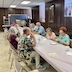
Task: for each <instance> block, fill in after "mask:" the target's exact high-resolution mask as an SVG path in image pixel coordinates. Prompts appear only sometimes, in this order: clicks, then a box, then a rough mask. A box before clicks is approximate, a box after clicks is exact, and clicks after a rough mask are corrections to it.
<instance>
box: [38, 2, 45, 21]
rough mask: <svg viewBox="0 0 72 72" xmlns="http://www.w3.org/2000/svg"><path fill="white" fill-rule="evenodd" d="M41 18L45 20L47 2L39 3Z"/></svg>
mask: <svg viewBox="0 0 72 72" xmlns="http://www.w3.org/2000/svg"><path fill="white" fill-rule="evenodd" d="M39 20H40V21H41V22H45V3H41V4H40V5H39Z"/></svg>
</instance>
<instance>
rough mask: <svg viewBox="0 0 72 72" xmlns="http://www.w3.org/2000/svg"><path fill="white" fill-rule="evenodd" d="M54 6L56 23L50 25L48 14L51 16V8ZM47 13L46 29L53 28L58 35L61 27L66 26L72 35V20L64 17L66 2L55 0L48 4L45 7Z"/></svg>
mask: <svg viewBox="0 0 72 72" xmlns="http://www.w3.org/2000/svg"><path fill="white" fill-rule="evenodd" d="M52 4H54V5H55V10H54V23H49V21H48V18H49V17H48V16H49V15H48V14H49V6H51V5H52ZM45 11H46V14H45V15H46V27H51V28H52V29H53V30H54V31H55V32H56V33H57V34H58V30H59V28H60V27H61V26H65V27H67V29H68V34H70V35H72V18H71V17H68V18H67V17H64V0H54V1H51V2H49V3H46V7H45Z"/></svg>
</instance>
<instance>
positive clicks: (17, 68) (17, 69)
mask: <svg viewBox="0 0 72 72" xmlns="http://www.w3.org/2000/svg"><path fill="white" fill-rule="evenodd" d="M14 68H15V72H23V68H22V66H21V65H20V63H19V62H18V61H17V60H14ZM25 71H26V70H25ZM26 72H39V71H38V70H32V71H26Z"/></svg>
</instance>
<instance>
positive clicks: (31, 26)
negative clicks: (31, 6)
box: [29, 23, 37, 32]
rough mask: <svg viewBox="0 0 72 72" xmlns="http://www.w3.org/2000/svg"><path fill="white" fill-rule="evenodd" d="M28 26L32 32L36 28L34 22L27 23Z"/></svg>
mask: <svg viewBox="0 0 72 72" xmlns="http://www.w3.org/2000/svg"><path fill="white" fill-rule="evenodd" d="M29 27H30V29H31V31H32V32H34V31H36V29H37V26H35V24H34V23H31V24H30V25H29Z"/></svg>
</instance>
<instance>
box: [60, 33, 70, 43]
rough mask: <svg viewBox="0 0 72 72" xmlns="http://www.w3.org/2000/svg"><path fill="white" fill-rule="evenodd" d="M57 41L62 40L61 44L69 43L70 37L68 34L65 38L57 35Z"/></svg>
mask: <svg viewBox="0 0 72 72" xmlns="http://www.w3.org/2000/svg"><path fill="white" fill-rule="evenodd" d="M59 39H60V40H62V42H66V43H69V42H70V37H69V35H68V34H66V35H65V36H61V35H59Z"/></svg>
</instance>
